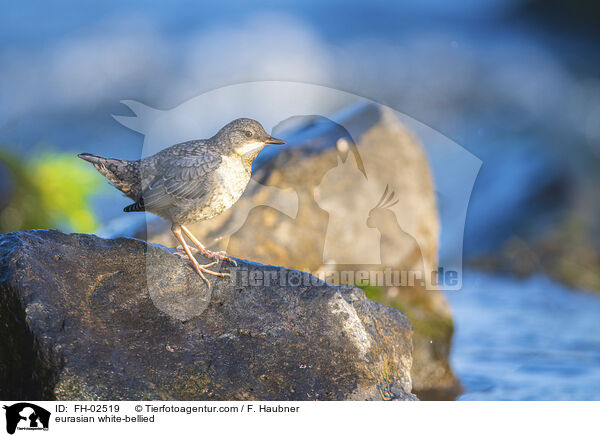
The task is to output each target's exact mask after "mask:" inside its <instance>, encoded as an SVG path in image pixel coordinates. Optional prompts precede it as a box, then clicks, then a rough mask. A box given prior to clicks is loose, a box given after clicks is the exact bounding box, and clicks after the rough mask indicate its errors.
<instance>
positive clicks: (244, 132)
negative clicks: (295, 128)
mask: <svg viewBox="0 0 600 437" xmlns="http://www.w3.org/2000/svg"><path fill="white" fill-rule="evenodd" d="M216 136H217V138H218V140H219V141H220V142H226V143H227V144H229V146H230V147H231V149H232V151H233V153H235V154H237V155H239V156H242V157H248V156H252V157H255V156H256V155H258V152H260V151H261V149H262V148H263V147H265V146H266V145H267V144H285V141H282V140H279V139H277V138H273V137H272V136H271V135H269V134H268V133H267V132H266V131H265V128H263V127H262V125H261V124H260V123H259V122H258V121H256V120H252V119H251V118H238V119H237V120H233V121H232V122H230V123H228V124H227V125H225V127H223V128H222V129H221V130H220V131H219V132H218V133H217V135H216Z"/></svg>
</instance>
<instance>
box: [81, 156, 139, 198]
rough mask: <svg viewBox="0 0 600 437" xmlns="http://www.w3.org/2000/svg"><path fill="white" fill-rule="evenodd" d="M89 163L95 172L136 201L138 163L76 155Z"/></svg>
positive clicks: (137, 192) (137, 194)
mask: <svg viewBox="0 0 600 437" xmlns="http://www.w3.org/2000/svg"><path fill="white" fill-rule="evenodd" d="M77 156H78V157H79V158H81V159H83V160H84V161H88V162H91V163H92V164H93V165H94V167H95V168H96V170H98V172H99V173H100V174H101V175H102V176H104V177H105V178H106V179H108V180H109V182H110V183H111V184H113V185H114V186H115V187H116V188H117V189H119V190H121V191H122V192H123V193H125V195H126V196H127V197H130V198H132V199H134V200H136V199H137V198H138V196H139V193H140V190H141V188H140V187H141V182H140V181H141V179H140V162H139V161H126V160H124V159H114V158H104V157H102V156H97V155H92V154H91V153H80V154H79V155H77Z"/></svg>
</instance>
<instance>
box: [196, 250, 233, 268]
mask: <svg viewBox="0 0 600 437" xmlns="http://www.w3.org/2000/svg"><path fill="white" fill-rule="evenodd" d="M199 252H200V255H202V256H203V257H205V258H208V259H213V260H215V261H217V262H218V261H227V262H228V263H229V264H231V265H233V266H237V262H236V261H235V259H233V258H231V257H230V256H227V254H226V253H225V251H221V252H213V251H211V250H208V249H204V250H199Z"/></svg>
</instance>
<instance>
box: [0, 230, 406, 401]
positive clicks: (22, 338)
mask: <svg viewBox="0 0 600 437" xmlns="http://www.w3.org/2000/svg"><path fill="white" fill-rule="evenodd" d="M222 268H223V269H228V270H229V271H231V272H232V274H233V276H232V278H230V279H217V278H214V279H213V281H212V284H213V286H212V288H211V289H210V290H208V289H207V288H206V287H205V286H204V284H203V283H202V282H201V281H200V280H199V279H198V277H197V276H196V274H195V272H194V271H193V270H192V268H191V267H190V265H189V263H188V262H187V261H186V260H185V259H180V258H179V257H178V256H176V255H174V254H173V253H172V252H171V251H170V250H169V249H167V248H165V247H162V246H158V245H151V244H147V243H145V242H143V241H140V240H135V239H127V238H119V239H114V240H104V239H101V238H98V237H95V236H90V235H85V234H71V235H66V234H63V233H60V232H58V231H26V232H14V233H10V234H4V235H2V236H0V272H1V276H0V326H1V329H2V333H3V335H2V336H1V337H0V398H2V399H22V400H53V399H57V400H128V399H129V400H142V399H144V400H149V399H163V400H239V399H253V400H317V399H322V400H326V399H331V400H363V399H403V400H404V399H405V400H413V399H416V397H415V396H414V395H412V394H410V392H411V378H410V374H409V372H410V367H411V361H412V355H411V349H412V345H411V336H412V328H411V326H410V323H409V322H408V320H407V318H406V317H405V316H404V315H403V314H402V313H401V312H399V311H397V310H395V309H393V308H389V307H386V306H384V305H381V304H379V303H377V302H374V301H371V300H369V299H366V298H365V295H364V293H363V291H362V290H360V289H357V288H354V287H335V286H331V285H328V284H326V283H324V282H321V281H318V280H316V278H314V277H311V276H310V275H308V274H306V273H302V272H297V271H293V270H288V269H284V268H281V267H273V266H265V265H259V264H254V263H248V262H246V261H242V260H240V261H239V262H238V267H237V268H232V267H230V266H228V265H227V266H222ZM266 272H269V275H268V276H266V277H265V276H264V275H265V273H266ZM261 275H263V276H261ZM261 277H262V278H265V279H263V281H262V283H261V282H260V281H259V279H260V278H261ZM250 279H252V281H251V282H250V283H248V281H249V280H250ZM257 281H258V282H257ZM269 281H270V282H269Z"/></svg>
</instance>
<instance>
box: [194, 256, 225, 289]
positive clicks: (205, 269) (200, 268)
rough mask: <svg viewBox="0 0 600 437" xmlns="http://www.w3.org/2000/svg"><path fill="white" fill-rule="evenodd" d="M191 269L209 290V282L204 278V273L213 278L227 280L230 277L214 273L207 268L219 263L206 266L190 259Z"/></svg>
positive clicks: (215, 262) (214, 262)
mask: <svg viewBox="0 0 600 437" xmlns="http://www.w3.org/2000/svg"><path fill="white" fill-rule="evenodd" d="M191 262H192V267H194V270H196V273H198V275H199V276H200V277H201V278H202V280H203V281H204V282H205V283H206V286H207V287H208V288H210V282H209V280H208V279H207V278H206V276H204V273H206V274H207V275H213V276H218V277H220V278H227V277H230V276H231V275H230V274H229V273H222V272H215V271H214V270H210V269H209V267H212V266H214V265H215V264H217V263H218V262H219V261H213V262H211V263H208V264H200V263H198V261H196V259H195V258H194V259H192V260H191Z"/></svg>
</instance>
